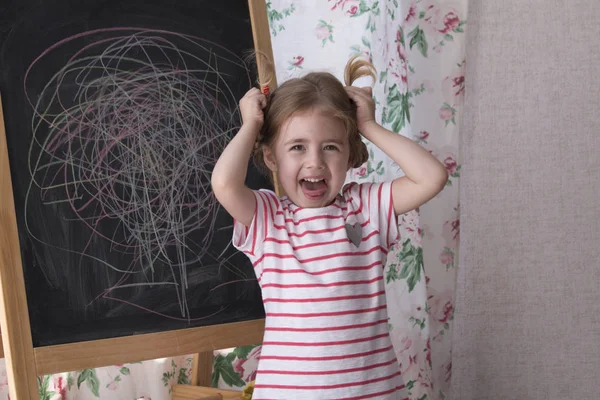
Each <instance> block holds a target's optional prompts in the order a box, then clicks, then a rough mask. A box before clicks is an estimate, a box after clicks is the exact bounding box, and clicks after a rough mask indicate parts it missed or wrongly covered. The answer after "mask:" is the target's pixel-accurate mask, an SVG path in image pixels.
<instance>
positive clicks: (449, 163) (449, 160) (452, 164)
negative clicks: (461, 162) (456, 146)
mask: <svg viewBox="0 0 600 400" xmlns="http://www.w3.org/2000/svg"><path fill="white" fill-rule="evenodd" d="M444 165H445V166H446V171H448V175H450V176H452V175H454V174H455V173H456V168H457V166H458V163H457V162H456V160H455V159H454V157H452V156H448V157H446V158H445V159H444Z"/></svg>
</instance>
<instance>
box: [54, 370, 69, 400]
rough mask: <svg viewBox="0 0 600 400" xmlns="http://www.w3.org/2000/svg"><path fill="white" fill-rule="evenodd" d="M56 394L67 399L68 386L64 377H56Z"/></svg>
mask: <svg viewBox="0 0 600 400" xmlns="http://www.w3.org/2000/svg"><path fill="white" fill-rule="evenodd" d="M54 392H55V393H57V392H58V393H59V394H60V398H61V399H63V400H64V399H66V398H67V385H66V382H65V378H64V377H63V376H62V375H59V376H54Z"/></svg>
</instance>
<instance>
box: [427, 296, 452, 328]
mask: <svg viewBox="0 0 600 400" xmlns="http://www.w3.org/2000/svg"><path fill="white" fill-rule="evenodd" d="M427 304H429V316H430V317H431V318H433V320H434V321H437V322H439V323H440V324H445V323H447V322H448V321H449V320H450V318H451V317H452V314H453V313H454V305H453V304H452V293H450V291H448V290H447V291H445V292H443V293H440V294H437V295H432V296H430V298H429V299H428V300H427Z"/></svg>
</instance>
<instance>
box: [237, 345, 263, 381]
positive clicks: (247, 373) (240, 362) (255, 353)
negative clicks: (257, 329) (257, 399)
mask: <svg viewBox="0 0 600 400" xmlns="http://www.w3.org/2000/svg"><path fill="white" fill-rule="evenodd" d="M261 350H262V347H261V346H257V347H255V348H253V349H252V351H251V352H250V353H249V354H248V358H240V359H237V360H236V361H235V362H234V363H233V370H234V371H235V372H237V373H238V374H240V377H241V378H242V379H243V380H244V381H245V382H251V381H253V380H255V379H256V371H257V369H258V360H259V358H260V351H261Z"/></svg>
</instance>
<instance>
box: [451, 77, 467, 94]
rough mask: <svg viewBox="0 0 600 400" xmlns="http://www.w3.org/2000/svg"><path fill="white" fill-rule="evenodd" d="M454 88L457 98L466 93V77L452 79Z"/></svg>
mask: <svg viewBox="0 0 600 400" xmlns="http://www.w3.org/2000/svg"><path fill="white" fill-rule="evenodd" d="M452 88H454V95H455V96H456V97H458V96H460V95H461V94H463V93H464V91H465V77H464V76H457V77H455V78H454V79H452Z"/></svg>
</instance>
